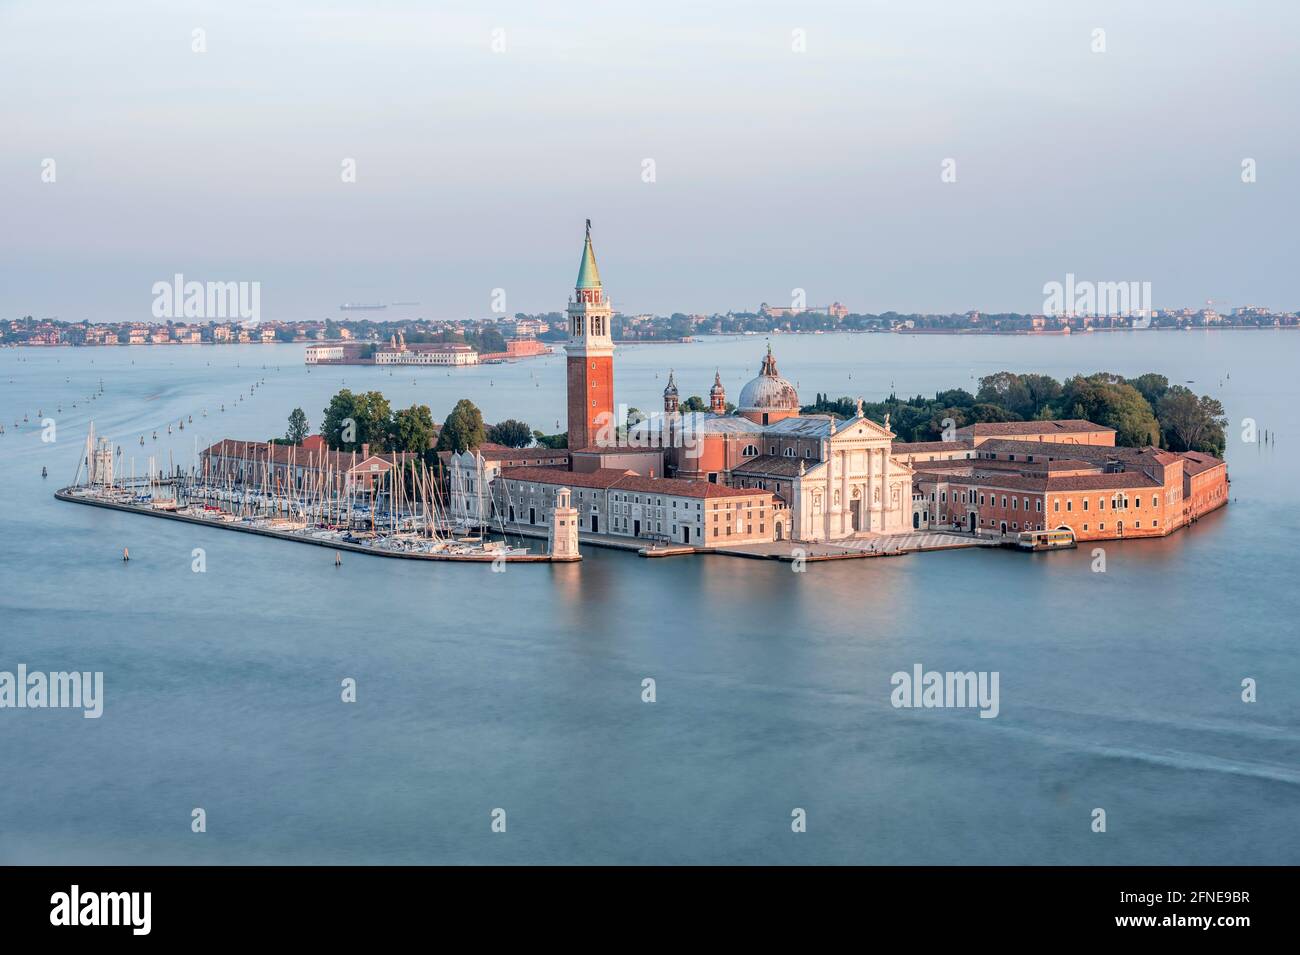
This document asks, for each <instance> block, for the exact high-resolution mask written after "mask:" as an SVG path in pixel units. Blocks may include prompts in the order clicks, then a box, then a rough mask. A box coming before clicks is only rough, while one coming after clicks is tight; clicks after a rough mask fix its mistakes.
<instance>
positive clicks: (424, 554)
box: [54, 487, 560, 564]
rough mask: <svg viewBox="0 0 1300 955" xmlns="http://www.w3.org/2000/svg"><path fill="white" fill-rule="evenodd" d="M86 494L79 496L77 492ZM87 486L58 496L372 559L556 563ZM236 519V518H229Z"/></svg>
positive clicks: (543, 557)
mask: <svg viewBox="0 0 1300 955" xmlns="http://www.w3.org/2000/svg"><path fill="white" fill-rule="evenodd" d="M79 491H80V492H82V493H77V492H79ZM85 491H86V489H85V488H83V487H65V488H60V489H59V490H57V491H55V492H54V496H55V497H56V498H57V499H58V500H60V501H69V502H71V503H73V504H88V505H90V506H91V507H102V508H107V509H108V510H113V511H125V512H127V513H130V514H144V515H146V516H148V517H161V518H164V519H166V520H170V521H184V522H185V523H187V524H199V525H202V526H203V527H215V528H218V529H221V530H229V531H239V532H241V533H244V534H256V535H258V536H260V537H272V538H276V539H277V540H286V541H293V542H294V543H298V544H315V545H316V546H318V547H328V548H330V549H332V550H336V551H349V552H351V553H356V554H369V555H371V556H372V557H400V558H404V559H406V560H438V561H458V562H462V563H463V562H470V563H485V564H492V563H498V562H506V563H511V564H515V563H532V564H538V563H553V562H560V561H554V560H553V558H552V557H551V555H550V554H529V553H516V552H513V551H508V550H505V549H502V550H500V551H497V552H493V551H487V550H485V551H481V552H469V553H466V552H460V553H458V552H455V551H453V550H448V551H444V552H438V551H420V550H403V549H400V548H396V547H392V548H390V547H384V546H382V544H383V542H384V541H386V540H389V538H376V539H375V540H376V542H375V544H368V543H362V542H359V541H349V540H342V539H339V538H337V537H315V536H312V534H311V533H310V530H311V529H310V528H295V529H293V530H281V529H277V528H276V527H274V526H268V523H267V522H263V523H260V524H259V523H253V522H249V521H245V520H238V519H232V520H225V519H222V518H220V517H217V516H213V517H203V516H199V515H198V514H195V513H192V512H189V511H188V510H187V509H186V508H183V507H166V506H164V507H155V506H153V505H151V504H133V503H126V502H124V501H113V500H108V499H106V498H104V497H99V496H96V495H94V494H93V493H85ZM226 517H232V515H226Z"/></svg>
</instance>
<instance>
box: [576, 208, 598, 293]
mask: <svg viewBox="0 0 1300 955" xmlns="http://www.w3.org/2000/svg"><path fill="white" fill-rule="evenodd" d="M575 288H600V271H599V270H598V269H597V268H596V253H595V252H594V251H593V250H592V248H591V220H590V219H588V220H587V244H586V245H584V246H583V248H582V264H581V265H579V266H578V284H577V285H576V286H575Z"/></svg>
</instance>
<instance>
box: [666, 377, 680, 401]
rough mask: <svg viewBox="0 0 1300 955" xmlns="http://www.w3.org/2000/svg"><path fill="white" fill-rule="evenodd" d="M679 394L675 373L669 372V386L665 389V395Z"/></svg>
mask: <svg viewBox="0 0 1300 955" xmlns="http://www.w3.org/2000/svg"><path fill="white" fill-rule="evenodd" d="M676 394H677V382H676V381H674V380H673V373H672V372H671V371H670V372H668V387H667V388H665V389H664V397H665V398H667V397H669V396H670V395H676Z"/></svg>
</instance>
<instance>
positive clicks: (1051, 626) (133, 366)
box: [0, 331, 1300, 864]
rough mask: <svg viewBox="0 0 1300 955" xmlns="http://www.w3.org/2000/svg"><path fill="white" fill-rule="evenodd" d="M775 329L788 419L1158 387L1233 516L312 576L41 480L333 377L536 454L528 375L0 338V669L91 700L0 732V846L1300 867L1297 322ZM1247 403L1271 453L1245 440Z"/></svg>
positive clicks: (691, 347)
mask: <svg viewBox="0 0 1300 955" xmlns="http://www.w3.org/2000/svg"><path fill="white" fill-rule="evenodd" d="M774 345H775V351H776V355H777V359H778V362H779V366H780V368H781V371H782V373H783V374H785V375H786V376H787V377H789V378H790V379H791V380H792V381H795V382H797V384H798V387H799V389H800V392H801V394H802V395H803V396H804V397H805V400H811V397H812V395H813V393H814V392H817V391H824V392H829V393H830V394H831V395H833V396H838V395H842V394H843V395H850V396H855V397H856V396H858V395H862V396H864V397H866V398H867V399H868V400H878V399H879V398H881V397H883V396H884V395H885V394H887V393H888V391H889V389H890V387H891V383H892V384H893V386H894V387H896V388H897V390H898V392H899V393H900V394H915V393H924V392H933V391H934V390H936V389H940V388H948V387H958V386H961V387H967V388H970V389H972V390H973V389H974V388H975V382H974V381H973V380H972V379H973V377H978V376H980V375H982V374H987V373H990V372H992V371H996V370H1000V369H1003V368H1008V369H1011V370H1016V371H1040V372H1046V373H1049V374H1053V375H1056V376H1057V377H1065V376H1067V375H1069V374H1072V373H1074V372H1084V373H1089V372H1093V371H1097V370H1107V371H1114V372H1120V373H1124V374H1137V373H1140V372H1144V371H1158V372H1162V373H1164V374H1166V375H1168V376H1169V378H1170V379H1171V380H1172V381H1175V382H1184V381H1187V380H1191V381H1193V382H1194V384H1193V385H1191V387H1193V388H1195V389H1196V390H1197V391H1208V392H1210V393H1213V394H1216V395H1218V396H1219V397H1221V398H1222V400H1223V402H1224V405H1225V407H1226V408H1227V411H1228V414H1229V417H1230V419H1231V421H1232V422H1233V425H1232V428H1231V429H1230V433H1229V439H1230V440H1229V448H1228V462H1229V468H1230V475H1231V478H1232V498H1233V502H1232V504H1231V506H1230V507H1228V508H1227V509H1225V510H1224V511H1221V512H1219V513H1217V514H1215V515H1213V516H1211V517H1209V518H1207V519H1206V520H1204V521H1202V522H1200V523H1199V524H1197V525H1196V526H1194V527H1193V528H1191V529H1190V530H1187V531H1184V532H1182V533H1179V534H1177V535H1175V536H1173V537H1171V538H1169V539H1166V540H1162V541H1135V542H1126V543H1109V544H1107V545H1105V550H1106V557H1107V570H1106V572H1105V573H1093V572H1092V570H1091V565H1092V560H1093V559H1092V556H1091V554H1090V552H1089V549H1086V548H1084V549H1080V550H1077V551H1071V552H1068V553H1059V554H1047V555H1035V556H1027V555H1021V554H1015V553H1011V552H1003V551H985V550H980V551H970V552H965V551H957V552H948V553H936V554H917V555H911V556H908V557H905V558H902V559H897V560H876V561H843V562H832V563H826V564H814V565H810V566H809V567H808V569H807V572H806V573H802V574H796V573H792V572H791V568H790V566H789V565H787V564H783V563H776V562H765V561H748V560H737V559H729V558H724V557H703V558H683V559H670V560H655V561H647V560H643V559H640V558H638V557H636V556H635V555H632V554H627V553H621V552H610V551H602V550H599V549H595V548H587V549H586V550H585V560H583V561H582V562H581V563H580V564H577V565H556V566H549V565H537V566H532V565H514V566H511V567H510V568H509V569H508V571H507V572H506V573H504V574H494V573H492V572H491V571H490V569H489V568H488V567H487V566H485V565H466V566H457V565H453V564H424V563H416V562H405V561H394V560H385V559H381V558H375V557H366V556H363V555H348V556H347V557H346V559H345V561H344V564H343V566H342V567H341V568H338V569H336V568H335V567H334V565H333V554H332V553H331V552H330V551H329V550H326V549H322V548H314V547H307V546H303V545H298V544H292V543H286V542H279V541H271V540H264V539H260V538H255V537H250V536H246V535H240V534H232V533H227V532H223V531H219V530H216V529H209V528H198V527H191V526H188V525H183V524H176V523H172V522H167V521H155V520H149V519H147V518H143V517H139V516H135V515H128V514H117V513H113V512H108V511H102V510H99V509H95V508H88V507H79V506H76V505H73V504H65V503H60V502H57V501H55V500H54V499H53V497H52V496H51V494H52V492H53V491H54V490H55V489H56V488H57V487H59V486H62V485H63V484H66V483H68V482H69V481H70V480H71V479H72V476H73V473H74V471H75V469H76V462H77V458H78V456H79V452H80V449H81V446H82V441H83V440H84V436H85V428H86V424H87V422H88V421H89V420H90V419H91V418H92V417H93V418H94V421H95V425H96V428H97V429H98V430H99V431H100V432H101V433H104V434H108V435H110V436H112V437H113V438H114V439H115V440H116V441H118V442H120V443H122V444H123V445H124V446H125V450H124V458H125V459H126V460H127V461H129V458H130V456H131V455H135V457H136V459H137V464H136V466H137V467H139V468H143V466H144V456H145V454H148V453H153V454H155V455H157V456H158V458H159V460H160V461H161V462H164V463H165V462H166V460H167V452H168V451H170V452H171V454H172V455H173V456H174V460H175V461H176V462H177V463H184V464H187V465H188V463H189V462H190V461H191V460H192V456H193V452H194V449H195V447H196V445H197V446H203V445H205V444H207V443H209V442H211V441H213V440H216V439H218V438H220V437H223V436H230V437H241V438H265V437H267V436H269V435H271V434H276V433H282V432H283V429H284V422H285V418H286V416H287V415H288V413H289V411H290V410H291V409H292V408H293V407H295V406H302V407H303V408H304V409H305V410H306V412H307V414H308V417H309V418H310V420H311V422H312V424H313V425H315V424H317V423H319V420H320V416H321V409H323V408H324V406H325V404H326V402H327V400H328V398H329V396H330V395H331V394H332V393H333V392H334V391H335V390H337V389H338V388H339V387H340V386H343V385H344V384H346V386H347V387H350V388H353V389H354V390H356V389H369V388H378V389H379V390H382V391H384V392H385V394H387V395H388V396H389V397H390V399H391V400H392V401H393V404H394V406H399V405H400V406H405V405H408V404H410V403H412V402H419V403H426V404H429V405H430V406H431V407H432V408H433V411H434V415H435V417H436V418H439V419H440V418H441V417H442V416H443V415H445V413H446V411H447V410H448V409H449V408H450V406H451V405H452V403H453V402H454V401H455V400H456V399H458V398H460V397H465V396H468V397H470V398H472V399H473V400H474V401H475V402H476V403H477V404H478V405H479V406H480V407H481V408H482V409H483V411H484V415H485V417H486V418H487V419H488V420H495V419H499V418H505V417H518V418H522V419H524V420H526V421H528V422H529V423H530V424H531V425H532V426H533V427H535V428H538V429H541V430H543V431H547V432H553V431H556V430H559V429H558V428H557V427H556V425H557V423H558V422H559V420H560V418H561V417H562V415H563V408H564V401H563V397H564V396H563V377H564V376H563V358H562V356H559V355H556V356H552V357H549V358H545V359H539V360H534V361H527V362H520V363H518V364H513V365H500V366H484V367H479V368H473V369H460V370H454V371H450V372H449V371H447V370H436V369H412V370H409V371H394V372H392V373H391V374H390V372H389V371H388V370H384V369H379V368H362V367H338V368H320V367H316V368H311V369H310V370H309V369H308V368H307V367H305V366H304V365H303V364H302V353H303V348H302V346H301V345H276V346H228V347H165V346H164V347H136V348H115V349H107V348H94V349H90V348H87V349H75V350H74V349H67V348H60V349H6V350H3V351H0V421H3V424H4V426H5V429H6V433H5V434H4V435H3V436H0V529H2V530H3V537H2V538H0V539H2V541H3V546H2V547H0V617H2V620H3V623H2V625H0V670H7V671H13V670H15V669H16V667H17V665H18V664H20V663H25V664H27V666H28V667H29V668H30V669H32V670H36V669H40V670H46V671H49V670H69V669H76V670H90V671H96V670H100V671H103V673H104V684H105V700H104V714H103V716H102V718H100V719H98V720H89V719H83V718H82V717H81V715H80V713H79V712H77V711H67V710H13V709H5V710H0V774H3V778H4V780H5V784H4V786H2V787H0V863H23V864H35V863H128V864H129V863H149V862H156V863H213V864H224V863H359V864H367V863H472V862H488V863H582V862H591V863H649V864H666V863H710V862H714V863H742V864H743V863H887V864H893V863H897V864H918V863H937V864H948V863H952V864H965V863H989V864H1001V863H1046V864H1103V863H1151V864H1185V863H1187V864H1191V863H1197V864H1214V863H1231V864H1251V863H1274V864H1280V863H1290V864H1294V863H1297V862H1300V825H1297V820H1298V819H1300V641H1298V639H1297V620H1300V596H1298V592H1300V586H1298V584H1297V574H1296V572H1297V567H1298V564H1300V562H1298V561H1297V559H1296V543H1297V541H1298V540H1300V509H1297V507H1296V488H1297V481H1296V475H1297V474H1298V473H1300V433H1298V432H1297V429H1296V427H1295V414H1296V409H1297V408H1300V380H1298V378H1300V375H1297V369H1300V335H1297V334H1295V333H1288V332H1282V331H1269V332H1242V331H1229V332H1187V333H1125V334H1105V335H1092V336H1080V337H1076V338H1074V339H1060V338H1002V337H952V336H933V337H931V336H924V337H923V336H896V335H843V336H841V335H824V336H802V337H778V338H776V339H775V340H774ZM762 350H763V342H762V339H761V338H754V337H750V338H717V339H713V338H709V339H704V340H703V341H700V342H695V343H690V344H673V345H642V346H637V347H622V348H620V349H619V351H618V353H617V357H616V365H615V373H616V393H617V395H618V397H619V400H621V401H624V402H626V403H628V404H630V405H634V406H636V407H640V408H642V409H647V410H649V409H653V408H657V407H659V401H660V399H659V393H660V391H661V390H662V388H663V385H664V383H665V379H666V375H667V371H668V369H669V368H670V367H671V368H674V369H676V374H677V381H678V383H679V385H680V387H681V390H682V395H683V397H685V396H686V395H690V394H700V395H706V394H707V391H708V387H709V385H710V384H711V382H712V379H713V372H714V369H715V368H719V369H720V370H721V372H722V376H723V381H724V383H725V384H726V385H727V387H728V390H729V393H731V394H732V395H735V394H738V393H739V389H740V387H741V385H742V384H743V383H744V382H745V381H746V380H748V379H749V378H750V377H752V376H753V375H754V374H755V373H756V371H757V368H758V363H759V360H760V358H761V355H762ZM262 378H265V380H266V384H265V385H264V386H262V387H259V388H258V390H257V391H256V393H255V395H253V396H252V397H249V396H248V391H249V386H250V385H252V384H253V383H254V382H255V381H258V380H259V379H262ZM101 379H102V380H103V384H104V394H103V395H102V396H101V397H99V398H97V399H95V400H94V401H90V400H88V396H90V395H91V394H92V393H94V392H95V391H96V389H97V388H98V383H99V381H100V380H101ZM241 393H242V394H243V395H244V396H245V397H244V400H243V401H242V402H237V401H236V399H237V398H238V397H239V395H240V394H241ZM74 401H75V402H77V407H76V408H72V406H71V405H72V402H74ZM223 402H224V404H225V407H226V410H225V411H224V412H220V411H218V408H219V407H220V405H221V404H222V403H223ZM60 405H61V406H62V411H58V412H56V410H55V409H56V408H58V407H59V406H60ZM205 408H206V409H207V411H208V416H207V417H206V418H204V417H202V416H201V411H202V410H203V409H205ZM38 410H40V411H43V412H44V414H45V416H46V417H51V418H54V419H55V421H56V423H57V440H56V441H54V442H53V443H48V442H42V440H41V430H40V427H39V425H38V418H37V411H38ZM191 414H192V415H193V416H194V424H193V426H187V428H186V430H185V431H183V432H181V431H177V432H175V433H174V434H172V435H170V436H168V435H166V433H165V431H166V425H167V424H168V423H169V422H170V423H172V424H173V425H174V424H175V423H176V422H177V421H178V420H179V419H180V418H181V417H182V416H187V415H191ZM24 415H26V416H27V417H28V418H29V419H30V420H29V422H28V423H27V424H25V425H21V426H20V427H18V428H15V427H13V425H14V421H15V419H16V420H18V421H19V422H21V421H22V419H23V417H24ZM1243 418H1253V419H1255V420H1256V421H1257V422H1258V425H1259V427H1260V428H1262V429H1270V430H1273V431H1275V432H1276V438H1277V440H1276V442H1275V443H1274V444H1271V445H1265V444H1250V443H1245V442H1243V441H1242V440H1241V433H1240V432H1241V429H1240V427H1239V423H1240V422H1241V420H1242V419H1243ZM561 427H562V426H561ZM154 429H158V430H159V432H160V433H159V439H158V441H157V442H154V441H152V440H150V439H149V438H148V437H146V447H145V448H141V447H140V445H139V443H138V441H139V437H140V435H141V434H145V435H146V436H147V435H149V434H150V433H151V432H152V431H153V430H154ZM42 466H46V467H48V468H49V471H50V477H49V478H48V479H45V480H42V478H41V477H40V471H41V467H42ZM126 467H127V468H128V469H129V467H130V465H129V463H128V464H126ZM123 547H129V548H130V551H131V556H132V560H131V562H130V563H129V564H123V562H122V561H121V559H120V555H121V552H122V548H123ZM194 548H203V549H204V550H205V551H206V563H207V571H206V573H194V572H192V570H191V564H192V556H191V555H192V552H193V550H194ZM917 663H920V664H922V665H924V666H925V667H926V668H927V669H936V670H989V671H998V672H999V673H1000V714H999V715H998V717H997V718H996V719H980V718H978V714H977V711H975V710H970V709H967V710H906V709H895V708H894V707H892V706H891V705H890V689H891V687H890V676H891V674H893V673H894V672H896V671H899V670H910V669H911V668H912V666H913V665H914V664H917ZM346 677H352V678H354V679H356V681H357V687H358V690H357V693H358V701H357V702H356V703H355V704H344V703H342V702H341V701H340V682H341V681H342V680H343V679H344V678H346ZM647 677H650V678H653V679H654V680H655V681H656V689H657V702H655V703H653V704H650V703H643V702H642V701H641V692H642V691H641V682H642V680H643V679H645V678H647ZM1245 678H1253V679H1254V680H1256V681H1257V684H1258V702H1256V703H1253V704H1247V703H1243V702H1242V701H1241V682H1242V680H1243V679H1245ZM195 807H202V808H203V809H204V810H205V811H206V814H207V831H206V832H205V833H201V834H196V833H193V832H191V826H190V822H191V811H192V810H193V809H194V808H195ZM796 807H798V808H803V809H805V810H806V811H807V820H808V822H807V832H806V833H802V834H795V833H792V832H791V825H790V822H791V811H792V809H794V808H796ZM496 808H503V809H505V810H506V814H507V816H506V818H507V831H506V832H505V833H504V834H501V833H493V832H492V831H491V813H492V811H493V810H494V809H496ZM1094 808H1104V809H1105V810H1106V814H1107V831H1106V832H1105V833H1104V834H1096V833H1093V832H1092V831H1091V828H1090V824H1091V821H1092V812H1093V810H1094Z"/></svg>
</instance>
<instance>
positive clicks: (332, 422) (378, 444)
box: [321, 388, 392, 451]
mask: <svg viewBox="0 0 1300 955" xmlns="http://www.w3.org/2000/svg"><path fill="white" fill-rule="evenodd" d="M391 430H392V409H391V408H390V407H389V405H388V399H387V398H385V397H384V396H383V395H382V394H380V393H379V392H378V391H367V392H366V393H365V394H363V395H357V394H353V393H352V392H351V391H349V390H348V389H347V388H344V389H343V390H342V391H340V392H339V393H338V394H336V395H335V396H334V397H333V398H331V399H330V403H329V404H328V405H327V406H326V408H325V416H324V419H323V420H322V422H321V434H323V435H324V436H325V443H326V444H328V445H329V446H330V447H331V448H333V449H334V450H336V451H359V450H361V446H362V445H363V444H369V445H370V446H371V450H373V451H383V450H384V449H385V448H387V446H388V440H389V435H390V432H391Z"/></svg>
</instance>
